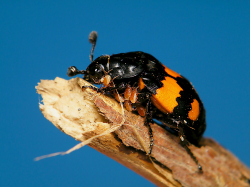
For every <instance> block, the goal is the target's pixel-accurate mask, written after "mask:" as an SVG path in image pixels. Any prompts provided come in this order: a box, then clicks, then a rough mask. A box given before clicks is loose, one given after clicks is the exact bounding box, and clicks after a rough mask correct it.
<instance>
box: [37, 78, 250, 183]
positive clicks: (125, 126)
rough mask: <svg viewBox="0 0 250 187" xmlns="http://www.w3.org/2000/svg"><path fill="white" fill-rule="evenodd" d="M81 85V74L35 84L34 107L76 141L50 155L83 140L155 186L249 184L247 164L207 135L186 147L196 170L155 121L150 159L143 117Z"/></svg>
mask: <svg viewBox="0 0 250 187" xmlns="http://www.w3.org/2000/svg"><path fill="white" fill-rule="evenodd" d="M86 85H90V84H89V83H88V82H86V81H84V80H82V79H80V78H75V79H71V80H69V81H67V80H64V79H61V78H56V79H55V80H41V83H38V86H36V89H37V93H39V94H41V96H42V98H43V101H42V102H43V104H42V103H40V104H39V108H40V110H41V111H42V113H43V115H44V117H45V118H47V119H48V120H49V121H51V122H52V123H53V124H54V125H55V126H56V127H57V128H58V129H59V130H61V131H62V132H64V133H66V134H68V135H70V136H71V137H73V138H74V139H76V140H78V141H80V142H81V143H79V144H78V145H76V146H75V147H73V148H72V149H70V150H68V151H66V152H59V153H55V154H51V155H49V156H55V155H58V154H68V153H70V152H72V151H74V150H76V149H79V148H80V147H82V146H84V145H86V144H88V145H89V146H90V147H92V148H94V149H96V150H98V151H99V152H101V153H103V154H105V155H107V156H109V157H111V158H112V159H114V160H116V161H117V162H119V163H121V164H123V165H124V166H126V167H128V168H130V169H132V170H133V171H135V172H136V173H138V174H140V175H141V176H143V177H145V178H146V179H148V180H150V181H151V182H153V183H154V184H155V185H157V186H170V187H171V186H187V187H196V186H197V187H201V186H211V187H214V186H228V187H230V186H237V187H240V186H246V187H247V186H250V180H249V179H250V170H249V168H247V167H246V166H244V165H243V164H242V163H241V162H240V161H239V160H238V159H237V158H236V157H235V156H234V155H233V154H232V153H230V152H229V151H227V150H226V149H225V148H223V147H222V146H220V145H219V144H218V143H216V142H215V141H213V140H211V139H205V138H204V139H202V142H201V143H202V147H201V148H197V147H195V146H192V145H191V146H190V149H191V150H192V152H193V153H194V155H195V156H196V158H197V159H198V160H199V162H200V164H201V165H202V168H203V174H201V173H198V172H197V170H198V167H197V165H196V164H195V163H194V161H193V160H192V159H191V157H190V156H189V155H188V154H187V152H186V151H185V150H184V148H183V147H182V146H181V145H180V144H179V138H178V137H176V136H174V135H172V134H170V133H169V132H167V131H166V130H164V129H163V128H161V127H160V126H158V125H156V124H151V127H152V130H153V136H154V146H153V150H152V154H151V156H152V157H149V156H148V155H147V153H148V151H149V144H150V140H149V134H148V128H147V127H146V126H145V125H144V118H142V117H140V116H138V115H136V114H133V113H131V112H128V111H127V110H126V109H123V107H121V105H120V104H119V103H118V102H117V101H115V100H114V99H112V98H110V97H108V96H105V95H102V94H100V93H96V92H95V91H93V90H92V89H88V88H87V89H84V90H82V89H81V87H82V86H86ZM45 157H48V156H45ZM41 158H43V157H39V158H38V159H41ZM93 162H94V160H93ZM124 177H125V176H124Z"/></svg>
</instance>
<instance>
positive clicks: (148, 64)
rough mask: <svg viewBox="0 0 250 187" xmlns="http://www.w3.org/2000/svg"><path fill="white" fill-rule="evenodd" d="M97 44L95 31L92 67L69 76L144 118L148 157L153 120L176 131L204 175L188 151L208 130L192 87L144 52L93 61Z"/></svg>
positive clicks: (72, 70) (200, 103)
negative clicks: (81, 79) (107, 95)
mask: <svg viewBox="0 0 250 187" xmlns="http://www.w3.org/2000/svg"><path fill="white" fill-rule="evenodd" d="M96 40H97V33H96V32H95V31H93V32H91V33H90V35H89V41H90V43H92V45H93V46H92V50H91V54H90V60H91V64H90V65H89V66H88V67H87V69H86V70H81V71H79V70H78V69H77V68H76V67H75V66H71V67H69V68H68V72H67V75H68V76H70V77H71V76H75V75H77V74H83V75H84V76H83V79H84V80H86V81H88V82H89V83H92V84H102V85H103V87H101V88H100V89H101V92H103V93H109V94H111V95H113V96H114V97H115V98H116V100H118V101H119V102H124V106H125V108H126V109H127V110H129V111H135V110H136V111H137V112H138V113H139V115H141V116H145V125H147V126H148V127H149V134H150V138H151V143H150V151H149V155H150V154H151V151H152V148H153V134H152V130H151V127H150V123H152V122H153V119H156V120H159V121H160V122H162V123H163V124H164V125H165V126H166V127H168V128H170V129H172V130H174V131H177V132H178V134H179V137H180V140H181V145H182V146H183V147H184V148H185V149H186V151H187V152H188V154H189V155H190V156H191V157H192V159H193V160H194V161H195V163H196V164H197V165H198V168H199V171H200V172H202V167H201V165H200V164H199V162H198V160H197V159H196V157H195V156H194V155H193V153H192V152H191V150H190V149H189V148H188V145H189V142H190V143H192V144H194V145H195V146H199V142H200V140H201V138H202V135H203V133H204V131H205V129H206V121H205V109H204V106H203V103H202V101H201V100H200V98H199V96H198V94H197V92H196V90H195V89H194V87H193V86H192V84H191V83H190V82H189V81H188V80H187V79H186V78H184V77H182V76H181V75H179V74H178V73H176V72H174V71H172V70H171V69H169V68H167V67H166V66H164V65H163V64H162V63H161V62H159V61H158V60H157V59H156V58H154V57H153V56H152V55H150V54H148V53H144V52H141V51H137V52H128V53H119V54H113V55H103V56H100V57H98V58H96V59H95V60H94V61H93V51H94V48H95V45H96ZM90 88H92V89H94V87H91V86H90ZM96 90H97V89H96ZM117 92H118V93H119V94H117Z"/></svg>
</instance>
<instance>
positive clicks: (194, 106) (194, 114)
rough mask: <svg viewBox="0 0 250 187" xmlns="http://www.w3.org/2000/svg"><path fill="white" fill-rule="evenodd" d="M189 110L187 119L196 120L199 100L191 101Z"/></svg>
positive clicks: (198, 112) (198, 111)
mask: <svg viewBox="0 0 250 187" xmlns="http://www.w3.org/2000/svg"><path fill="white" fill-rule="evenodd" d="M191 106H192V108H191V110H190V111H189V112H188V117H189V119H191V120H193V121H195V120H197V118H198V116H199V114H200V108H199V102H198V101H197V100H196V99H194V100H193V102H192V103H191Z"/></svg>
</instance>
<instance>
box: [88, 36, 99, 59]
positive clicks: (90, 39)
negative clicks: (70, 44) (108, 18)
mask: <svg viewBox="0 0 250 187" xmlns="http://www.w3.org/2000/svg"><path fill="white" fill-rule="evenodd" d="M96 40H97V32H96V31H92V32H91V33H90V34H89V42H90V43H91V44H92V49H91V53H90V56H89V57H90V61H91V62H93V54H94V50H95V45H96Z"/></svg>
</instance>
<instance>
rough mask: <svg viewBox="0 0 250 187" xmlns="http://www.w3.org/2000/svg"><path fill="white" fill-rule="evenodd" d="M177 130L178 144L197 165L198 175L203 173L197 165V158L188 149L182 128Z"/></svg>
mask: <svg viewBox="0 0 250 187" xmlns="http://www.w3.org/2000/svg"><path fill="white" fill-rule="evenodd" d="M178 129H179V137H180V140H181V142H180V144H181V145H182V147H183V148H184V149H185V150H186V151H187V153H188V154H189V155H190V156H191V158H192V159H193V160H194V162H195V163H196V164H197V165H198V170H199V173H203V171H202V167H201V165H200V164H199V162H198V160H197V158H196V157H195V156H194V154H193V153H192V151H191V150H190V149H189V147H188V146H189V142H188V141H187V140H186V139H185V137H184V133H183V128H182V127H179V128H178Z"/></svg>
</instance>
